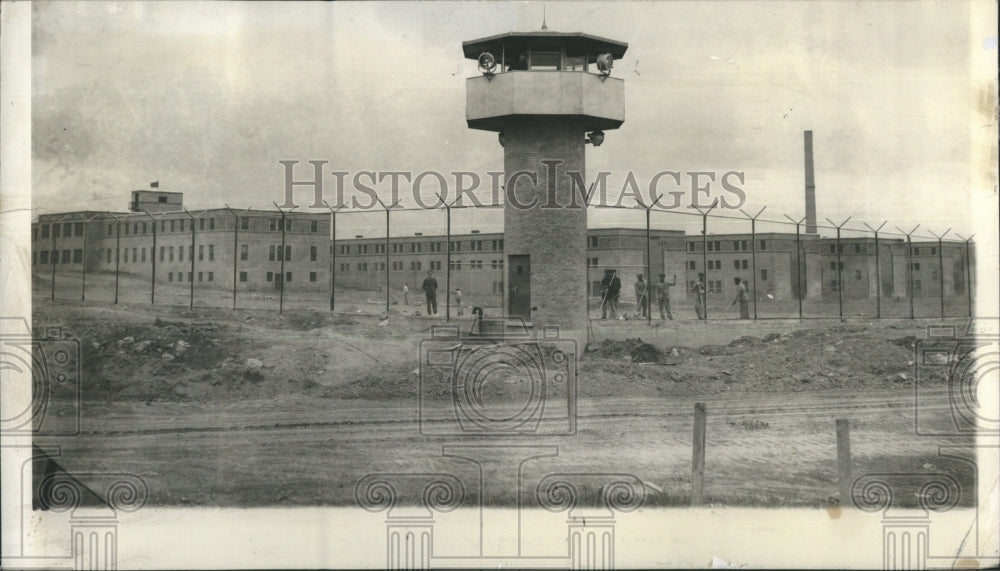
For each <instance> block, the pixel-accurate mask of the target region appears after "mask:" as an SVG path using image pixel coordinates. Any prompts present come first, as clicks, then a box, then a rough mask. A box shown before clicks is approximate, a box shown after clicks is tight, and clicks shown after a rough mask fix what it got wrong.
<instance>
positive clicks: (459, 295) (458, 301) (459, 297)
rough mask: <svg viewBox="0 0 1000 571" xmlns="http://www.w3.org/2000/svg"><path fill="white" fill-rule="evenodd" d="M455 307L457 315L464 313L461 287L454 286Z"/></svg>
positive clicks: (460, 315)
mask: <svg viewBox="0 0 1000 571" xmlns="http://www.w3.org/2000/svg"><path fill="white" fill-rule="evenodd" d="M455 307H457V308H458V316H459V317H462V316H463V315H465V310H464V309H462V288H455Z"/></svg>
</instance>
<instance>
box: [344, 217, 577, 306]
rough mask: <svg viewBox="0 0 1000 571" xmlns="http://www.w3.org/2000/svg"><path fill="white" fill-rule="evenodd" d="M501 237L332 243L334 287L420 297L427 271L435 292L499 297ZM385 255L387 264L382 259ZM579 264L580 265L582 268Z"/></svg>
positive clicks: (474, 235) (360, 239) (397, 238)
mask: <svg viewBox="0 0 1000 571" xmlns="http://www.w3.org/2000/svg"><path fill="white" fill-rule="evenodd" d="M503 248H504V243H503V234H502V233H499V232H497V233H487V234H481V233H480V232H479V231H478V230H473V231H472V232H470V233H469V234H463V235H453V236H452V237H451V242H450V245H449V243H448V237H447V235H443V234H442V235H433V236H424V235H423V234H422V233H419V232H418V233H415V234H414V235H412V236H393V237H390V238H389V242H388V250H387V247H386V239H385V238H384V237H382V238H364V237H361V236H357V237H355V238H353V239H346V240H345V239H339V240H337V260H336V264H337V268H336V269H337V287H348V288H358V289H369V290H376V289H378V288H380V287H384V286H385V283H386V278H385V276H386V267H387V266H386V264H387V263H388V268H389V272H388V273H389V287H390V288H393V289H396V290H400V291H401V290H402V289H403V284H407V285H408V286H409V289H410V292H412V293H414V294H417V293H418V292H421V284H422V283H423V281H424V278H426V277H427V272H428V271H433V272H434V277H435V279H436V280H437V282H438V289H439V291H441V292H443V291H444V288H445V287H448V286H449V285H450V288H451V291H454V290H456V289H461V290H462V293H463V294H465V295H474V296H492V297H496V298H498V299H499V298H501V297H502V295H503V282H504V275H505V274H504V255H503ZM387 253H388V255H389V256H388V260H387V259H386V254H387ZM449 254H450V264H451V265H450V268H451V283H450V284H446V283H445V276H446V269H447V268H448V267H449V266H448V264H449ZM582 262H583V260H581V263H582Z"/></svg>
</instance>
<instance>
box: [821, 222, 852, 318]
mask: <svg viewBox="0 0 1000 571" xmlns="http://www.w3.org/2000/svg"><path fill="white" fill-rule="evenodd" d="M850 219H851V217H850V216H848V217H847V219H846V220H844V221H843V222H841V223H840V225H839V226H838V225H837V224H836V223H834V221H833V220H830V219H829V218H827V219H826V221H827V222H829V223H830V224H833V225H834V227H836V228H837V306H838V308H839V312H840V320H841V321H843V320H844V262H843V261H841V250H843V248H842V247H841V245H840V229H841V228H843V227H844V224H847V221H848V220H850Z"/></svg>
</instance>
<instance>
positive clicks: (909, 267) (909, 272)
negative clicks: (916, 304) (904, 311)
mask: <svg viewBox="0 0 1000 571" xmlns="http://www.w3.org/2000/svg"><path fill="white" fill-rule="evenodd" d="M917 228H920V224H917V225H916V226H914V227H913V230H910V231H909V232H904V231H903V229H902V228H900V227H899V226H896V229H897V230H899V231H900V232H902V233H903V234H905V235H906V297H908V298H910V319H913V241H912V240H911V239H910V236H912V235H913V233H914V232H916V231H917Z"/></svg>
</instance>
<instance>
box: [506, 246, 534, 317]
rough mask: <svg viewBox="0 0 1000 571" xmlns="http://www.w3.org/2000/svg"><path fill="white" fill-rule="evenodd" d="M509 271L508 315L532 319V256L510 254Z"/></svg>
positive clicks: (508, 259) (508, 260) (508, 258)
mask: <svg viewBox="0 0 1000 571" xmlns="http://www.w3.org/2000/svg"><path fill="white" fill-rule="evenodd" d="M507 273H508V275H507V283H508V284H510V291H509V295H508V297H507V299H508V300H509V301H508V306H507V315H509V316H510V317H523V318H524V320H525V321H531V256H527V255H526V256H508V257H507Z"/></svg>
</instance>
